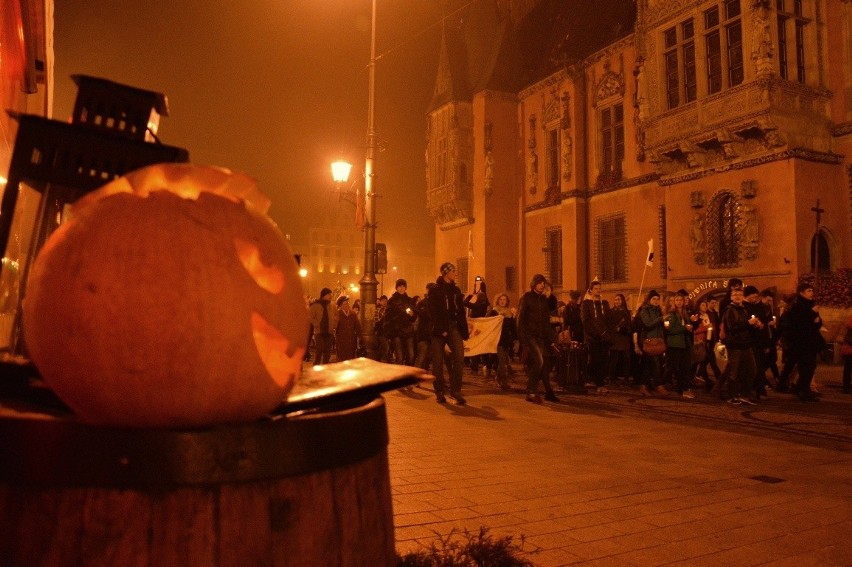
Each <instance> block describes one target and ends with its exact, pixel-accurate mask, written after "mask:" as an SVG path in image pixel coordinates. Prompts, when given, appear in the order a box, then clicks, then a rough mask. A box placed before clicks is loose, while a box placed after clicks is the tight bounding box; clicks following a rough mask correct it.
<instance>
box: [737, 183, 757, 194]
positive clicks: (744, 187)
mask: <svg viewBox="0 0 852 567" xmlns="http://www.w3.org/2000/svg"><path fill="white" fill-rule="evenodd" d="M740 195H742V196H743V198H745V199H754V198H755V197H756V196H757V181H755V180H754V179H745V180H744V181H743V182H742V183H740Z"/></svg>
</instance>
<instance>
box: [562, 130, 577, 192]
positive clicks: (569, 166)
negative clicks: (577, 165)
mask: <svg viewBox="0 0 852 567" xmlns="http://www.w3.org/2000/svg"><path fill="white" fill-rule="evenodd" d="M573 170H574V141H573V140H572V139H571V131H570V130H565V131H564V132H563V133H562V179H564V180H565V181H569V180H570V179H571V174H572V173H573V172H574V171H573Z"/></svg>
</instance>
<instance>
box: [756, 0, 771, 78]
mask: <svg viewBox="0 0 852 567" xmlns="http://www.w3.org/2000/svg"><path fill="white" fill-rule="evenodd" d="M774 57H775V46H774V45H773V44H772V33H771V32H770V29H769V0H752V2H751V60H752V61H753V62H754V72H755V75H757V76H762V75H764V76H765V75H771V74H772V73H773V66H772V59H773V58H774Z"/></svg>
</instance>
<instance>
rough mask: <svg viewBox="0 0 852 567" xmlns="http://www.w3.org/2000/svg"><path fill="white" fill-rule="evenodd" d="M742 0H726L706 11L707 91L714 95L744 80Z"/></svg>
mask: <svg viewBox="0 0 852 567" xmlns="http://www.w3.org/2000/svg"><path fill="white" fill-rule="evenodd" d="M740 13H741V11H740V0H723V1H722V2H720V3H719V5H718V6H713V7H712V8H710V9H709V10H705V11H704V44H705V49H706V52H707V92H708V94H713V93H717V92H720V91H721V90H722V89H724V88H729V87H733V86H736V85H739V84H740V83H742V82H743V78H744V67H743V30H742V22H741V18H740Z"/></svg>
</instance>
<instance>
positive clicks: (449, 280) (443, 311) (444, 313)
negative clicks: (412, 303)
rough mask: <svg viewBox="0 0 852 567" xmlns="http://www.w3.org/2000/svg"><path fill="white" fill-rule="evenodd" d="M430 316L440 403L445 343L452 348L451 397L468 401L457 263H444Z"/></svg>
mask: <svg viewBox="0 0 852 567" xmlns="http://www.w3.org/2000/svg"><path fill="white" fill-rule="evenodd" d="M428 304H429V319H430V320H431V324H432V325H431V326H432V345H431V353H432V374H433V375H434V376H435V381H434V382H433V384H434V386H435V397H436V399H437V401H438V403H439V404H443V403H446V401H447V400H446V397H445V395H444V394H445V392H446V387H447V384H446V382H445V380H444V365H443V361H444V347H445V346H448V347H449V348H450V356H451V357H452V358H451V363H450V365H451V368H450V397H451V398H453V400H455V402H456V404H457V405H460V406H463V405H464V404H465V403H467V402H466V400H465V399H464V397H463V396H462V393H461V387H462V369H463V368H462V367H463V366H464V341H466V340H467V339H468V336H469V331H468V328H467V317H466V315H465V308H464V296H463V295H462V292H461V290H460V289H459V288H458V286H457V285H456V267H455V266H454V265H452V264H451V263H449V262H444V263H443V264H441V275H440V276H439V277H438V279H437V281H435V287H433V288H432V289H431V290H429V295H428Z"/></svg>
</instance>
